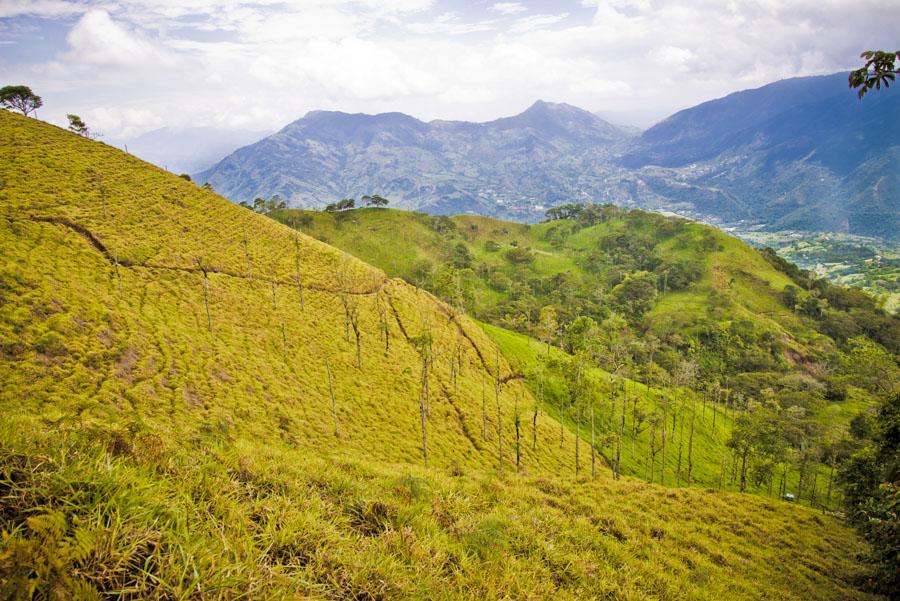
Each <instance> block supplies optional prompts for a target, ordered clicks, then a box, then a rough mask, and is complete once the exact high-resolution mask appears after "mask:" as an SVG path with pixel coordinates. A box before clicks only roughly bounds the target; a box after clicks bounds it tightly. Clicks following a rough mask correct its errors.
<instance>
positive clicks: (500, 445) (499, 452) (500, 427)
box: [494, 351, 503, 473]
mask: <svg viewBox="0 0 900 601" xmlns="http://www.w3.org/2000/svg"><path fill="white" fill-rule="evenodd" d="M496 359H497V379H496V384H495V385H494V399H495V401H496V403H497V455H498V458H499V464H500V473H503V420H502V415H501V412H500V352H499V351H497V356H496Z"/></svg>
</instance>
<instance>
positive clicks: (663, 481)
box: [659, 396, 669, 486]
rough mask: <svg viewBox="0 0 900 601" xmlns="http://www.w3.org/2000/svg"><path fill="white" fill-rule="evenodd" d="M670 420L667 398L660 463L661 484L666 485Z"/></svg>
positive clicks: (664, 407)
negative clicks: (667, 436)
mask: <svg viewBox="0 0 900 601" xmlns="http://www.w3.org/2000/svg"><path fill="white" fill-rule="evenodd" d="M668 418H669V397H668V396H666V397H665V401H664V402H663V418H662V461H661V462H660V472H659V483H660V484H662V485H663V486H665V484H666V422H667V421H668Z"/></svg>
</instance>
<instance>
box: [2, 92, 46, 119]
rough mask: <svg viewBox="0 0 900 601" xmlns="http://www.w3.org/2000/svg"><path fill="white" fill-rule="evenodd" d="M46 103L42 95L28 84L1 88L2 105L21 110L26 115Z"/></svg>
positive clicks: (8, 108) (6, 107) (9, 108)
mask: <svg viewBox="0 0 900 601" xmlns="http://www.w3.org/2000/svg"><path fill="white" fill-rule="evenodd" d="M43 105H44V101H43V100H41V97H40V96H38V95H36V94H35V93H34V92H32V91H31V88H29V87H28V86H6V87H3V88H0V107H3V108H5V109H7V110H11V111H13V110H15V111H19V112H21V113H22V114H23V115H25V116H26V117H27V116H28V113H33V112H34V111H36V110H37V109H39V108H41V107H42V106H43Z"/></svg>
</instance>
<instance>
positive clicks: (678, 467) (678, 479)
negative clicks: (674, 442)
mask: <svg viewBox="0 0 900 601" xmlns="http://www.w3.org/2000/svg"><path fill="white" fill-rule="evenodd" d="M680 415H681V417H680V421H679V423H678V462H677V463H676V465H675V486H676V487H677V486H681V449H682V448H683V447H684V404H683V403H682V405H681V412H680Z"/></svg>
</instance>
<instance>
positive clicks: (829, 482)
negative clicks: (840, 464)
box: [825, 461, 834, 508]
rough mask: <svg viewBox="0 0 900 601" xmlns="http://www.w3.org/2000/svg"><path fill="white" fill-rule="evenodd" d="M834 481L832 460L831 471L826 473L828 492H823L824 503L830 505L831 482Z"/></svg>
mask: <svg viewBox="0 0 900 601" xmlns="http://www.w3.org/2000/svg"><path fill="white" fill-rule="evenodd" d="M833 481H834V462H833V461H832V463H831V471H830V472H829V473H828V492H826V493H825V504H826V505H827V506H828V507H829V508H830V507H831V483H832V482H833Z"/></svg>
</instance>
